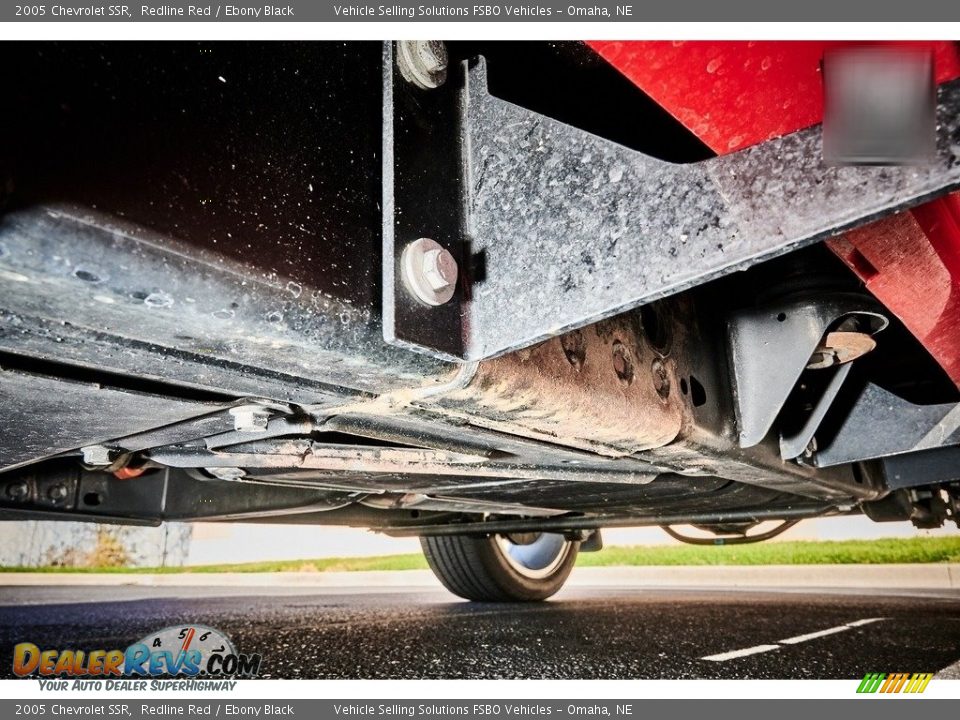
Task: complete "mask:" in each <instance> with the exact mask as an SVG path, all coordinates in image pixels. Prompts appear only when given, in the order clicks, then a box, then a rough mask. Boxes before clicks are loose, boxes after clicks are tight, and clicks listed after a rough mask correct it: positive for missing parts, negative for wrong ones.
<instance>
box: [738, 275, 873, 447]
mask: <svg viewBox="0 0 960 720" xmlns="http://www.w3.org/2000/svg"><path fill="white" fill-rule="evenodd" d="M877 307H878V306H877V304H876V303H874V302H873V301H871V300H870V299H869V298H864V297H862V296H860V295H852V294H846V293H834V294H831V295H825V296H820V297H818V298H817V300H816V302H814V301H812V300H810V299H796V300H792V301H787V302H781V303H777V304H775V305H773V306H768V307H761V308H751V309H749V310H742V311H740V312H737V313H735V314H734V315H733V316H731V318H730V321H729V329H730V334H729V344H730V363H731V365H732V367H733V392H734V399H735V401H736V404H735V410H736V417H737V427H738V429H739V432H740V447H745V448H747V447H752V446H754V445H756V444H757V443H759V442H760V441H761V440H763V438H764V437H766V435H767V433H768V432H770V428H771V427H773V423H774V421H775V420H776V418H777V416H778V415H779V414H780V411H781V409H782V408H783V405H784V403H785V402H786V401H787V398H788V397H789V395H790V392H791V391H792V390H793V388H794V387H795V386H796V384H797V380H798V379H799V378H800V375H801V373H803V371H804V369H805V368H806V367H807V364H808V363H809V362H810V357H811V355H812V354H813V353H814V351H815V350H816V349H817V346H818V345H819V344H820V341H821V339H822V338H823V336H824V335H825V334H826V332H827V330H828V329H829V328H830V326H831V325H833V324H835V323H836V322H838V321H839V320H841V319H842V318H845V317H859V318H862V319H863V320H864V321H865V323H866V324H868V325H870V326H871V331H872V333H877V332H879V331H880V330H883V329H884V328H885V327H886V326H887V319H886V318H885V317H883V315H881V314H879V313H878V312H877V311H876V310H877ZM847 372H848V370H846V369H844V366H840V368H838V370H837V371H836V373H837V375H836V376H835V378H834V379H835V381H836V382H831V383H830V384H829V386H828V390H827V392H826V394H825V396H824V398H825V401H826V403H827V407H829V403H830V402H832V400H833V398H834V397H836V394H837V391H838V390H839V388H840V384H841V383H842V382H843V380H844V379H845V378H846V375H847ZM827 407H822V406H820V404H818V407H817V408H816V409H815V411H814V412H813V413H812V414H811V416H810V418H808V422H806V423H804V426H803V428H801V430H800V432H799V433H798V436H797V437H792V436H789V437H786V438H783V439H782V440H784V441H785V442H781V450H782V451H783V452H784V453H785V454H784V455H783V457H784V459H788V458H792V457H796V456H797V455H799V454H800V452H797V453H795V454H794V453H793V450H794V449H795V447H796V446H798V445H799V446H800V451H802V450H803V449H804V448H805V447H806V444H807V442H809V440H810V437H812V436H813V433H814V432H816V429H817V426H818V425H819V422H820V420H822V419H823V416H824V415H825V413H826V410H827ZM811 425H812V427H811ZM807 434H809V436H810V437H805V436H806V435H807ZM801 436H804V437H805V439H801Z"/></svg>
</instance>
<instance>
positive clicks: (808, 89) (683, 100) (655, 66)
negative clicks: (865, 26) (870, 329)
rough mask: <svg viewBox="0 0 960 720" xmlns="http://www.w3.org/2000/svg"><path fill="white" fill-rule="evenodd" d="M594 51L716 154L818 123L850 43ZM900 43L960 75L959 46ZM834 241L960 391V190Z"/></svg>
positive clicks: (597, 46) (622, 45) (947, 75)
mask: <svg viewBox="0 0 960 720" xmlns="http://www.w3.org/2000/svg"><path fill="white" fill-rule="evenodd" d="M885 44H886V45H889V44H890V43H885ZM589 45H590V46H591V47H592V48H593V49H594V50H595V51H596V52H598V53H599V54H600V55H601V56H603V57H604V58H605V59H606V60H607V61H609V62H610V63H611V64H612V65H613V66H614V67H616V68H617V69H618V70H619V71H620V72H622V73H623V74H624V75H625V76H626V77H628V78H629V79H630V80H632V81H633V82H634V84H636V85H637V86H638V87H639V88H640V89H641V90H643V91H644V92H645V93H647V94H648V95H649V96H650V97H652V98H653V99H654V100H656V101H657V102H658V103H659V104H660V105H662V106H663V107H664V108H665V109H666V110H667V111H669V112H670V113H671V114H672V115H673V116H674V117H676V118H677V119H678V120H679V121H680V122H682V123H683V124H684V125H685V126H686V127H687V128H689V129H690V130H691V131H692V132H693V133H694V134H696V135H697V136H698V137H699V138H700V139H701V140H702V141H703V142H704V143H706V144H707V145H708V146H709V147H710V148H711V149H713V150H714V151H715V152H717V153H719V154H724V153H728V152H733V151H735V150H740V149H742V148H745V147H748V146H750V145H754V144H756V143H760V142H763V141H765V140H768V139H770V138H773V137H777V136H779V135H783V134H786V133H790V132H794V131H796V130H800V129H802V128H805V127H809V126H810V125H815V124H816V123H818V122H820V121H821V120H822V118H823V88H822V82H821V73H820V63H821V59H822V57H823V53H824V52H825V51H826V50H829V49H831V48H834V47H839V46H849V45H851V43H838V42H819V41H818V42H766V41H765V42H714V41H710V42H674V43H671V42H661V41H656V42H646V41H629V42H616V41H600V42H591V43H589ZM896 45H898V46H905V47H913V48H918V47H920V48H923V47H926V48H930V49H931V51H932V52H933V54H934V71H935V75H936V79H937V82H938V83H939V82H944V81H946V80H950V79H953V78H956V77H960V55H958V52H957V45H956V44H955V43H953V42H933V43H896ZM828 244H829V246H830V248H831V249H832V250H833V251H834V252H835V253H836V254H837V255H838V256H839V257H840V258H841V259H842V260H843V261H844V262H845V263H846V264H847V265H848V266H849V267H850V269H851V270H853V272H855V273H856V274H857V275H858V276H859V277H860V278H861V279H862V280H863V282H864V283H865V284H866V286H867V288H868V289H869V290H870V291H871V292H872V293H873V294H874V295H875V296H876V297H877V298H878V299H879V300H880V301H881V302H882V303H883V304H884V305H885V306H886V307H887V308H888V309H889V310H890V311H891V312H893V313H894V314H895V315H896V316H897V317H898V318H900V320H901V321H902V322H903V323H904V325H906V327H907V328H908V329H909V330H910V331H911V332H912V333H913V334H914V335H915V336H916V337H917V338H918V339H919V340H920V341H921V342H922V343H923V345H924V346H925V347H926V348H927V350H928V351H929V352H930V353H931V355H933V357H934V358H936V359H937V361H938V362H939V363H940V364H941V366H942V367H943V368H944V370H945V371H946V372H947V374H948V375H949V376H950V378H951V379H952V380H953V381H954V382H955V383H957V385H958V386H960V194H954V195H951V196H948V197H945V198H941V199H939V200H935V201H933V202H930V203H927V204H925V205H922V206H920V207H918V208H916V209H914V210H911V211H909V212H906V213H901V214H900V215H897V216H895V217H891V218H886V219H884V220H881V221H879V222H875V223H872V224H870V225H867V226H865V227H862V228H860V229H858V230H855V231H852V232H849V233H846V234H845V235H843V236H842V237H839V238H836V239H834V240H831V241H829V242H828Z"/></svg>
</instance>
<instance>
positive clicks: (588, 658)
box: [0, 579, 960, 679]
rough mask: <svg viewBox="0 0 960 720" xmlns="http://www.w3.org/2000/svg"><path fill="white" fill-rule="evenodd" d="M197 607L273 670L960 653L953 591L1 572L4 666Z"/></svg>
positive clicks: (882, 660) (740, 671) (831, 662)
mask: <svg viewBox="0 0 960 720" xmlns="http://www.w3.org/2000/svg"><path fill="white" fill-rule="evenodd" d="M0 582H2V579H0ZM187 622H196V623H203V624H205V625H209V626H212V627H216V628H219V629H221V630H223V631H224V632H226V633H227V634H228V635H229V636H230V637H232V638H233V640H234V643H235V644H236V646H237V648H238V650H239V651H240V652H243V653H254V652H257V653H261V654H262V656H263V664H262V666H261V667H262V675H263V676H266V677H273V678H784V679H798V678H819V679H825V678H848V679H849V678H859V677H862V676H863V675H864V674H865V673H867V672H935V671H939V670H941V669H942V668H945V667H947V666H949V665H952V664H954V663H957V662H958V660H960V593H957V592H956V591H930V592H925V593H924V592H916V593H908V592H900V593H899V594H894V593H892V592H883V591H862V590H857V591H850V590H847V591H829V590H817V591H803V592H790V591H782V590H781V591H773V590H771V591H750V592H744V591H732V590H722V591H721V590H710V589H688V588H683V589H676V590H674V589H652V590H645V589H637V588H619V589H618V588H582V587H577V588H569V589H567V590H564V591H563V592H562V593H561V594H560V595H558V596H557V598H556V599H554V600H553V601H550V602H547V603H541V604H535V605H521V606H510V605H498V604H471V603H466V602H460V601H458V600H456V599H454V598H453V597H452V596H450V595H448V594H446V593H445V592H443V591H439V590H438V591H436V592H433V591H425V590H422V589H418V590H417V591H415V592H402V591H400V592H398V591H390V592H383V593H376V592H371V591H370V589H369V588H368V589H361V590H351V589H349V588H276V589H274V590H270V589H268V588H263V587H257V588H243V587H240V588H237V587H233V588H185V587H160V588H152V587H9V586H7V587H2V586H0V673H2V674H3V676H5V677H9V676H10V674H11V670H10V668H11V660H10V659H11V657H12V648H13V645H14V644H15V643H17V642H23V641H30V642H33V643H36V644H37V645H39V646H41V647H60V648H64V647H76V648H96V647H99V648H104V647H107V648H110V647H126V645H128V644H129V643H131V642H133V641H135V640H137V639H139V638H140V637H143V636H145V635H146V634H147V633H148V632H150V631H155V630H158V629H160V628H162V627H165V626H169V625H175V624H180V623H187Z"/></svg>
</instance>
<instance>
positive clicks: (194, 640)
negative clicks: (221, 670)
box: [140, 624, 237, 675]
mask: <svg viewBox="0 0 960 720" xmlns="http://www.w3.org/2000/svg"><path fill="white" fill-rule="evenodd" d="M140 642H141V643H143V644H144V645H146V646H147V647H148V648H149V649H150V652H151V653H156V652H168V653H170V655H171V656H172V657H174V658H185V657H188V656H189V657H191V659H195V662H194V663H193V664H195V666H197V667H199V668H206V667H207V663H208V662H209V660H210V658H211V656H213V655H220V656H221V657H226V656H231V655H234V656H235V655H236V654H237V650H236V648H235V647H234V646H233V643H232V642H231V641H230V638H228V637H227V636H226V635H224V634H223V633H222V632H220V631H219V630H217V629H216V628H212V627H209V626H208V625H197V624H191V625H171V626H170V627H165V628H163V630H159V631H157V632H155V633H151V634H149V635H147V636H146V637H145V638H143V639H142V640H141V641H140ZM200 673H201V674H203V675H205V674H206V672H205V671H204V670H202V669H201V670H200Z"/></svg>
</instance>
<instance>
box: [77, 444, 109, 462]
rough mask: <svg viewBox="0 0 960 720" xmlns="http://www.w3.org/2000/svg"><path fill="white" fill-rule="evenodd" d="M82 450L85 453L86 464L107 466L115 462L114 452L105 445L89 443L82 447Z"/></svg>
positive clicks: (84, 460)
mask: <svg viewBox="0 0 960 720" xmlns="http://www.w3.org/2000/svg"><path fill="white" fill-rule="evenodd" d="M80 452H81V453H83V464H84V465H101V466H106V465H109V464H110V463H112V462H113V457H112V456H113V452H112V451H111V450H110V448H107V447H104V446H103V445H88V446H87V447H84V448H80Z"/></svg>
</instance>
